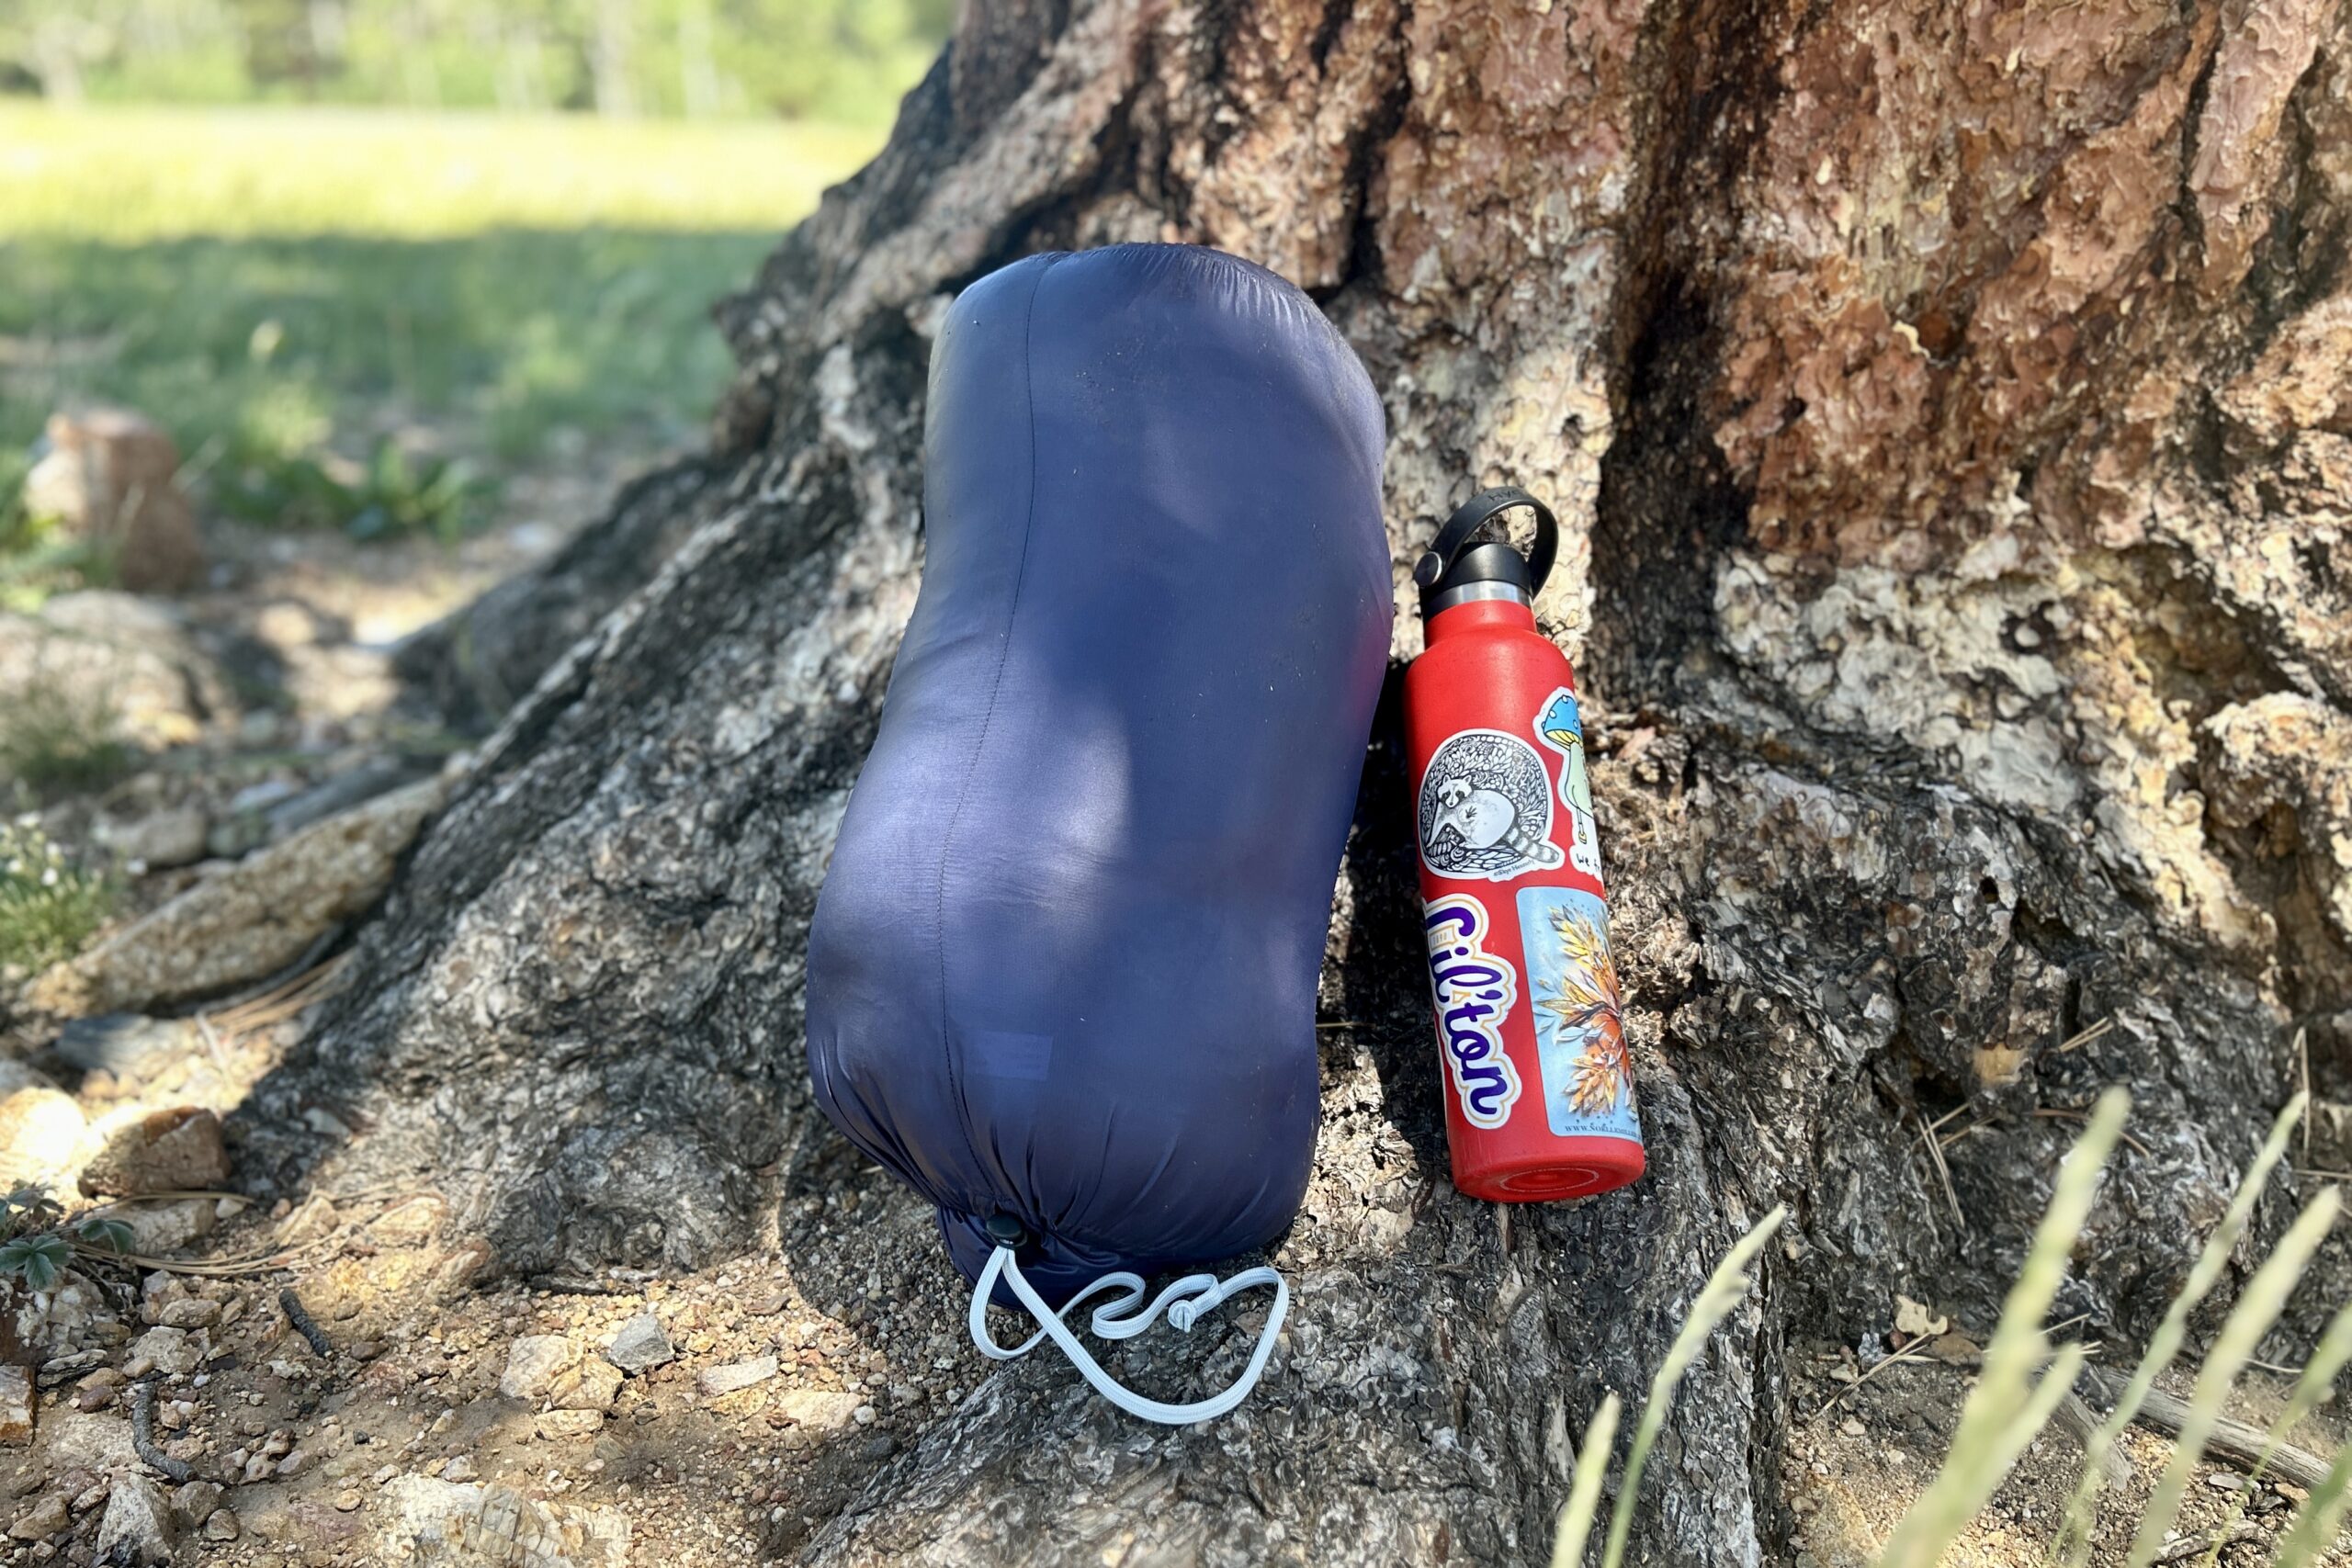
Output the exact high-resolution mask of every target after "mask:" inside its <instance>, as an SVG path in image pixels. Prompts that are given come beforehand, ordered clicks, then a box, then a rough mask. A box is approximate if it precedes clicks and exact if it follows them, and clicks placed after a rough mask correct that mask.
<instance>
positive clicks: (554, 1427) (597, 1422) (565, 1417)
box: [532, 1410, 605, 1439]
mask: <svg viewBox="0 0 2352 1568" xmlns="http://www.w3.org/2000/svg"><path fill="white" fill-rule="evenodd" d="M604 1426H605V1413H604V1412H603V1411H601V1410H546V1411H542V1412H540V1413H539V1416H538V1417H537V1420H535V1421H534V1422H532V1427H533V1428H534V1429H535V1430H536V1431H537V1433H538V1434H539V1436H540V1437H542V1438H557V1439H560V1438H590V1437H594V1436H595V1435H596V1433H598V1432H600V1431H602V1430H603V1429H604Z"/></svg>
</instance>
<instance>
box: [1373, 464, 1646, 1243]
mask: <svg viewBox="0 0 2352 1568" xmlns="http://www.w3.org/2000/svg"><path fill="white" fill-rule="evenodd" d="M1517 507H1526V508H1528V509H1529V510H1531V511H1532V512H1533V513H1534V514H1535V521H1536V533H1535V547H1534V550H1533V552H1532V556H1530V557H1525V558H1522V557H1521V555H1520V553H1519V551H1517V550H1516V549H1514V548H1512V547H1510V545H1509V544H1506V543H1502V542H1499V541H1494V540H1485V541H1480V540H1478V535H1479V534H1480V532H1481V530H1482V529H1484V528H1485V527H1486V525H1487V524H1489V523H1491V522H1493V521H1494V520H1495V519H1496V518H1498V517H1499V516H1501V515H1502V514H1503V513H1506V512H1509V511H1510V510H1512V509H1514V508H1517ZM1474 541H1476V542H1474ZM1558 547H1559V525H1558V524H1557V523H1556V521H1555V519H1554V518H1553V516H1552V513H1551V509H1550V508H1549V507H1546V506H1545V505H1544V503H1543V502H1540V501H1538V500H1536V499H1535V498H1534V497H1533V496H1532V495H1530V494H1528V493H1527V491H1523V490H1519V489H1516V488H1513V487H1510V486H1505V487H1503V488H1500V489H1498V490H1489V491H1480V492H1479V493H1478V494H1476V495H1475V496H1472V497H1471V498H1470V499H1469V501H1467V502H1464V504H1463V506H1462V507H1461V509H1460V510H1459V511H1457V512H1455V513H1454V514H1453V516H1452V517H1450V518H1448V519H1447V520H1446V524H1445V526H1444V527H1443V528H1442V529H1440V530H1439V531H1438V536H1437V540H1436V542H1435V544H1433V545H1432V546H1431V547H1430V550H1429V553H1427V554H1426V555H1424V556H1422V558H1420V560H1419V562H1418V563H1417V564H1416V565H1415V567H1414V569H1413V578H1414V581H1416V582H1418V583H1419V584H1420V589H1421V617H1422V622H1423V625H1424V626H1425V628H1426V631H1427V637H1428V648H1427V650H1426V651H1424V652H1423V653H1422V655H1421V656H1420V657H1419V659H1417V660H1413V664H1412V668H1411V669H1409V670H1408V671H1406V672H1405V742H1406V747H1407V750H1408V752H1409V754H1410V755H1411V758H1412V774H1411V779H1412V784H1413V792H1414V795H1413V800H1414V809H1415V813H1416V818H1417V819H1416V822H1415V829H1416V834H1415V836H1416V838H1417V839H1418V840H1419V849H1420V866H1421V908H1422V915H1423V919H1424V925H1425V928H1426V931H1427V933H1428V936H1429V951H1430V984H1431V986H1432V987H1433V988H1434V991H1435V996H1436V1003H1437V1034H1438V1048H1439V1055H1440V1057H1441V1060H1442V1064H1443V1067H1444V1073H1445V1080H1446V1089H1445V1122H1446V1141H1447V1144H1448V1145H1449V1147H1450V1148H1451V1149H1452V1151H1453V1185H1454V1186H1455V1187H1457V1188H1459V1189H1461V1190H1463V1191H1464V1192H1466V1193H1468V1194H1470V1195H1471V1196H1472V1197H1474V1198H1491V1199H1495V1200H1497V1201H1502V1202H1531V1201H1541V1200H1544V1199H1552V1198H1581V1197H1587V1196H1589V1195H1590V1194H1592V1193H1595V1192H1606V1191H1608V1190H1610V1189H1611V1188H1612V1187H1623V1185H1624V1184H1625V1183H1627V1182H1629V1181H1631V1180H1633V1179H1634V1178H1636V1177H1638V1176H1640V1175H1641V1174H1642V1129H1641V1122H1640V1121H1639V1120H1638V1119H1637V1117H1636V1115H1635V1113H1634V1081H1633V1064H1632V1060H1631V1058H1630V1057H1629V1056H1628V1055H1627V1053H1626V1050H1625V1026H1624V1022H1623V1019H1622V1018H1621V1017H1620V1016H1619V1012H1618V1008H1619V996H1618V983H1617V965H1616V963H1615V960H1614V959H1613V958H1611V955H1610V951H1609V907H1608V902H1607V899H1608V894H1607V890H1606V889H1605V888H1604V887H1603V886H1602V885H1601V880H1600V847H1599V845H1598V844H1597V843H1595V841H1594V838H1593V823H1592V792H1591V788H1590V785H1589V783H1588V781H1587V773H1586V770H1585V753H1584V730H1583V726H1582V725H1581V724H1580V723H1579V721H1578V719H1577V699H1576V674H1575V672H1574V671H1571V670H1570V669H1569V668H1568V661H1567V659H1566V656H1565V655H1564V654H1562V653H1561V652H1560V650H1559V649H1556V648H1555V647H1553V646H1552V644H1551V642H1550V641H1549V640H1547V639H1546V638H1545V637H1543V636H1542V635H1541V634H1539V633H1538V632H1537V631H1536V629H1535V613H1534V611H1533V610H1532V609H1531V608H1530V605H1531V604H1532V602H1533V600H1534V598H1535V591H1536V590H1537V589H1538V588H1541V587H1542V586H1543V584H1544V576H1545V575H1546V574H1547V573H1548V572H1549V571H1550V570H1551V569H1552V558H1553V557H1554V555H1555V553H1556V552H1557V550H1558Z"/></svg>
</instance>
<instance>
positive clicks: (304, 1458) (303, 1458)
mask: <svg viewBox="0 0 2352 1568" xmlns="http://www.w3.org/2000/svg"><path fill="white" fill-rule="evenodd" d="M310 1468H311V1455H310V1452H309V1450H304V1449H296V1450H294V1451H293V1452H292V1453H290V1454H288V1455H287V1456H286V1457H285V1458H284V1459H282V1460H279V1461H277V1479H279V1480H280V1481H290V1480H292V1479H293V1478H294V1477H295V1476H298V1475H300V1474H301V1473H302V1472H304V1471H306V1470H308V1469H310Z"/></svg>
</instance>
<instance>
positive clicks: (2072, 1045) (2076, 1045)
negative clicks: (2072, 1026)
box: [2058, 1017, 2115, 1051]
mask: <svg viewBox="0 0 2352 1568" xmlns="http://www.w3.org/2000/svg"><path fill="white" fill-rule="evenodd" d="M2114 1027H2115V1020H2114V1019H2113V1018H2112V1017H2108V1018H2103V1019H2100V1020H2099V1021H2098V1022H2097V1023H2094V1024H2092V1025H2091V1026H2090V1027H2089V1028H2088V1029H2086V1030H2083V1031H2081V1032H2078V1033H2075V1034H2070V1035H2068V1036H2067V1037H2066V1038H2065V1039H2064V1040H2061V1041H2060V1042H2059V1043H2058V1049H2059V1050H2061V1051H2079V1050H2081V1049H2082V1048H2083V1047H2084V1046H2086V1045H2087V1044H2089V1043H2091V1042H2092V1041H2094V1040H2098V1039H2099V1038H2101V1037H2103V1036H2104V1035H2105V1034H2106V1033H2107V1032H2109V1030H2111V1029H2113V1028H2114Z"/></svg>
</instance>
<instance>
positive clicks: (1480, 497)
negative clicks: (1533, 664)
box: [1413, 485, 1560, 597]
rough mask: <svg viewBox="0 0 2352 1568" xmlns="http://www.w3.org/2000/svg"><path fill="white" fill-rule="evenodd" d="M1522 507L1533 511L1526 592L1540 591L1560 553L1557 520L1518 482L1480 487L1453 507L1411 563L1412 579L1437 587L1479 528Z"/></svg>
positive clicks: (1428, 587) (1550, 510)
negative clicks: (1443, 523) (1484, 488)
mask: <svg viewBox="0 0 2352 1568" xmlns="http://www.w3.org/2000/svg"><path fill="white" fill-rule="evenodd" d="M1521 506H1524V507H1527V508H1529V509H1530V510H1532V512H1533V513H1535V544H1534V547H1532V548H1531V549H1530V550H1529V551H1528V552H1527V575H1528V592H1529V594H1530V596H1531V597H1532V595H1534V594H1535V593H1537V592H1542V590H1543V587H1544V579H1545V578H1547V577H1549V576H1551V575H1552V562H1553V561H1554V560H1555V558H1558V556H1559V553H1560V520H1559V519H1558V518H1556V517H1555V516H1553V515H1552V509H1551V508H1550V507H1548V506H1546V505H1544V503H1543V502H1540V501H1538V500H1536V499H1535V497H1534V496H1532V495H1531V494H1529V493H1528V492H1527V491H1523V490H1521V489H1520V488H1519V487H1518V486H1517V485H1497V486H1496V487H1495V488H1494V489H1492V490H1482V491H1479V492H1478V493H1477V494H1476V495H1474V496H1472V497H1471V498H1470V499H1469V500H1467V501H1465V502H1463V503H1462V504H1461V505H1460V506H1458V507H1456V508H1454V511H1453V516H1451V517H1449V518H1447V519H1446V520H1445V525H1444V526H1443V527H1442V528H1440V529H1439V530H1438V531H1437V537H1436V538H1435V539H1433V540H1431V541H1430V547H1429V548H1428V549H1426V550H1424V551H1422V552H1421V557H1420V558H1419V560H1417V561H1415V562H1414V563H1413V581H1414V582H1415V583H1416V584H1418V585H1419V587H1420V588H1421V589H1423V590H1424V591H1427V590H1429V589H1431V588H1434V587H1436V586H1437V584H1438V580H1439V579H1441V578H1442V577H1443V576H1444V575H1445V574H1446V571H1447V570H1448V569H1449V568H1451V567H1452V566H1453V558H1454V557H1456V556H1458V555H1460V554H1461V553H1462V552H1463V550H1464V549H1465V548H1466V547H1468V546H1469V543H1470V541H1471V540H1472V539H1473V538H1474V537H1476V535H1477V532H1478V530H1479V529H1481V528H1483V527H1485V526H1486V525H1487V524H1489V523H1491V522H1493V521H1494V520H1495V519H1496V518H1498V517H1499V516H1501V515H1502V514H1503V513H1506V512H1509V511H1510V510H1512V509H1513V508H1514V507H1521Z"/></svg>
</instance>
